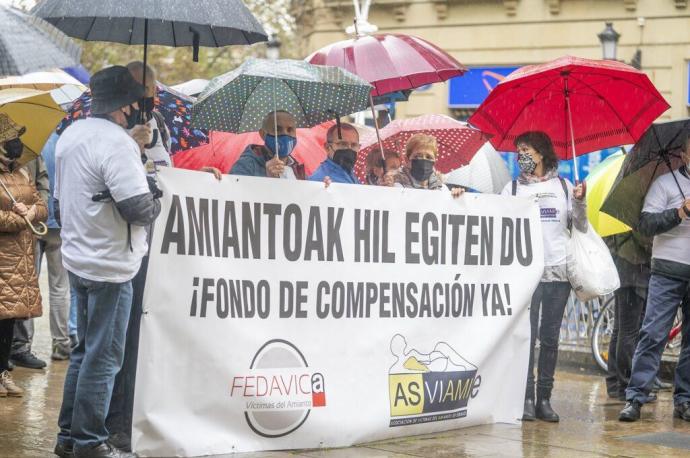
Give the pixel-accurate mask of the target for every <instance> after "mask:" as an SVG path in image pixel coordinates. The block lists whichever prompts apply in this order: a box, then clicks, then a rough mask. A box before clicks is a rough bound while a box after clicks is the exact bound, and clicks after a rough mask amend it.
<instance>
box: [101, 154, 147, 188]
mask: <svg viewBox="0 0 690 458" xmlns="http://www.w3.org/2000/svg"><path fill="white" fill-rule="evenodd" d="M133 143H134V142H133V141H132V142H131V143H130V142H123V143H121V144H118V145H113V148H112V149H111V151H110V153H109V154H108V155H107V156H106V158H105V159H104V160H103V163H102V164H101V173H102V174H103V180H104V181H105V184H106V186H107V187H108V190H109V191H110V195H111V196H112V198H113V200H114V201H115V202H122V201H123V200H125V199H129V198H130V197H134V196H138V195H141V194H145V193H147V192H149V186H148V182H147V181H146V173H145V171H144V166H143V164H142V163H141V159H140V154H139V151H137V147H136V146H134V147H133Z"/></svg>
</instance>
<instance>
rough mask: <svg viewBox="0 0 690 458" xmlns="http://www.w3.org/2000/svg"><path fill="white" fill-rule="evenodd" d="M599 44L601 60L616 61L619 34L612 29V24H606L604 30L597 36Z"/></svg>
mask: <svg viewBox="0 0 690 458" xmlns="http://www.w3.org/2000/svg"><path fill="white" fill-rule="evenodd" d="M597 36H598V37H599V41H600V42H601V52H602V55H603V58H604V59H606V60H616V52H617V50H618V39H619V38H620V37H621V34H620V33H618V32H616V31H615V30H614V29H613V23H612V22H607V23H606V28H604V30H603V31H602V32H601V33H599V35H597Z"/></svg>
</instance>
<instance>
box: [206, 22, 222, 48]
mask: <svg viewBox="0 0 690 458" xmlns="http://www.w3.org/2000/svg"><path fill="white" fill-rule="evenodd" d="M208 28H209V30H210V31H211V37H212V38H213V42H214V43H215V44H216V48H220V45H219V44H218V39H217V38H216V32H214V31H213V27H211V26H209V27H208Z"/></svg>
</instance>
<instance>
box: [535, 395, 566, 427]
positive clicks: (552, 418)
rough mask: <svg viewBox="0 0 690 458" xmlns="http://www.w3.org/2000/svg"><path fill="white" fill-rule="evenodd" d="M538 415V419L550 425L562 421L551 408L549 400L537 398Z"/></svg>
mask: <svg viewBox="0 0 690 458" xmlns="http://www.w3.org/2000/svg"><path fill="white" fill-rule="evenodd" d="M536 414H537V418H538V419H540V420H544V421H548V422H550V423H558V422H559V421H560V417H559V416H558V414H557V413H556V412H554V411H553V409H552V408H551V401H550V400H549V398H537V408H536Z"/></svg>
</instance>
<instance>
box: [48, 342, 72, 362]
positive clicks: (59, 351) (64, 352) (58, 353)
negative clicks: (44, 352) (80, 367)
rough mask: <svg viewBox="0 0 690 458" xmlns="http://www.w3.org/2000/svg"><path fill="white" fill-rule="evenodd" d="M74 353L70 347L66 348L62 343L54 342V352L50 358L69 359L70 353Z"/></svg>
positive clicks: (56, 359)
mask: <svg viewBox="0 0 690 458" xmlns="http://www.w3.org/2000/svg"><path fill="white" fill-rule="evenodd" d="M71 353H72V350H71V349H70V348H65V347H64V346H62V345H58V344H54V345H53V353H52V354H51V355H50V359H52V360H53V361H65V360H68V359H69V355H70V354H71Z"/></svg>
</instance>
